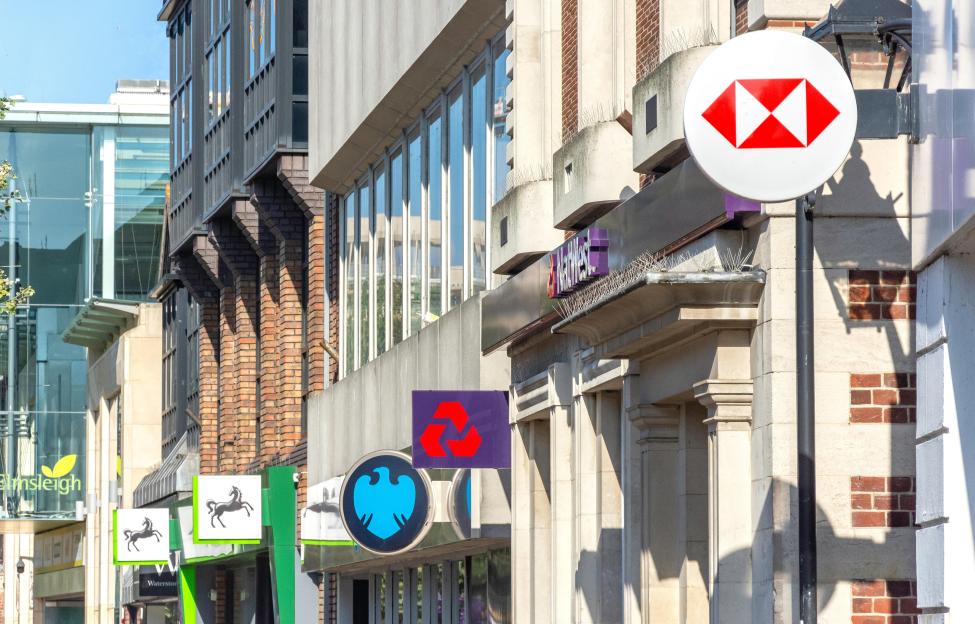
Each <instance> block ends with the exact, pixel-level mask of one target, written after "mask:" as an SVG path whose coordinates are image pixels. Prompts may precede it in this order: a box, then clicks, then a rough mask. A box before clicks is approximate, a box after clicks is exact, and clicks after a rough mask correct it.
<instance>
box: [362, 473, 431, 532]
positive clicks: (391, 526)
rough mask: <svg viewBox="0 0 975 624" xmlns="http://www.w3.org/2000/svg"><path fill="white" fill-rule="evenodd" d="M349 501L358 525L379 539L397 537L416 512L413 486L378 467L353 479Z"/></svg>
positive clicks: (400, 476) (411, 482) (406, 477)
mask: <svg viewBox="0 0 975 624" xmlns="http://www.w3.org/2000/svg"><path fill="white" fill-rule="evenodd" d="M352 500H353V504H354V505H355V513H356V516H357V517H358V519H359V521H360V522H361V523H362V526H364V527H365V528H366V529H367V530H368V531H369V532H370V533H372V534H373V535H375V536H376V537H378V538H380V539H388V538H389V537H391V536H393V535H395V534H396V533H399V532H400V531H401V530H403V527H404V526H406V523H407V521H408V520H409V519H410V517H411V516H412V515H413V511H414V509H415V508H416V483H414V482H413V479H411V478H409V477H408V476H406V475H397V476H395V477H392V476H391V475H390V471H389V467H388V466H377V467H376V468H374V469H373V470H372V471H371V472H370V473H369V474H365V475H362V476H361V477H359V478H358V479H356V482H355V486H354V490H353V492H352Z"/></svg>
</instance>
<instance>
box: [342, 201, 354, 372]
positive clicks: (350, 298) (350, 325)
mask: <svg viewBox="0 0 975 624" xmlns="http://www.w3.org/2000/svg"><path fill="white" fill-rule="evenodd" d="M343 203H344V208H345V223H344V229H345V249H344V250H343V256H344V258H345V323H344V332H345V345H344V348H345V371H346V373H348V372H351V371H352V370H353V369H354V368H355V267H356V260H355V221H356V219H355V195H354V194H353V193H349V194H348V195H346V196H345V200H344V202H343Z"/></svg>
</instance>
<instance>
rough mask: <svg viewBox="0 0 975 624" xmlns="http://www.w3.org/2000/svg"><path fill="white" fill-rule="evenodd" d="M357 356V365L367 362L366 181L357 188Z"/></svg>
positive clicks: (368, 252)
mask: <svg viewBox="0 0 975 624" xmlns="http://www.w3.org/2000/svg"><path fill="white" fill-rule="evenodd" d="M358 195H359V201H358V204H359V232H358V233H359V356H358V358H357V361H358V364H359V365H362V364H365V363H366V362H368V361H369V358H370V357H371V354H372V352H371V351H370V349H369V319H370V317H369V314H370V305H369V304H370V301H369V300H370V299H371V298H372V289H371V288H370V287H369V282H370V279H369V278H370V276H371V273H372V271H371V269H372V251H371V246H370V242H371V241H370V240H369V238H370V237H369V234H370V232H371V230H372V228H371V227H370V223H369V222H370V219H369V185H368V181H366V182H365V183H364V184H363V185H362V186H360V187H359V193H358Z"/></svg>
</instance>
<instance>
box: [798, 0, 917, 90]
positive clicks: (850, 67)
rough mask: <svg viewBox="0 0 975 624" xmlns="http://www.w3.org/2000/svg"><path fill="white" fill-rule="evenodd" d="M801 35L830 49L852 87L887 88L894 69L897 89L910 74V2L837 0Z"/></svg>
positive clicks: (896, 0) (900, 88)
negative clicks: (824, 15)
mask: <svg viewBox="0 0 975 624" xmlns="http://www.w3.org/2000/svg"><path fill="white" fill-rule="evenodd" d="M803 35H805V36H806V37H808V38H810V39H812V40H813V41H816V42H818V43H820V44H822V45H823V46H824V47H825V48H826V49H827V50H829V51H830V52H832V53H833V56H835V57H836V58H837V60H838V61H839V62H840V64H841V65H843V69H844V70H846V74H847V75H848V76H850V79H851V80H852V81H853V85H854V86H855V87H860V88H883V89H889V88H890V87H891V80H892V79H893V75H894V72H895V70H897V71H899V76H898V79H897V86H896V90H897V91H900V90H902V89H903V88H904V85H905V84H907V81H908V79H909V78H910V75H911V58H910V55H911V6H910V5H909V4H905V3H904V2H901V0H840V1H839V2H837V3H836V5H835V6H833V5H831V6H830V7H829V12H828V13H827V14H826V17H825V18H823V19H822V20H821V21H820V22H819V23H818V24H816V25H814V26H807V27H806V29H805V31H804V32H803ZM885 57H886V59H885ZM880 76H883V79H882V81H881V80H879V78H880Z"/></svg>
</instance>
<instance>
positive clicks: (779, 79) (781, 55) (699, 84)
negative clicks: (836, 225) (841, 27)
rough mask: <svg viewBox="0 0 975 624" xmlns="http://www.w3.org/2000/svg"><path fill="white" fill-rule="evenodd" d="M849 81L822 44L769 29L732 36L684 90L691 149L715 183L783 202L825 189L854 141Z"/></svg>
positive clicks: (686, 130) (853, 100) (755, 197)
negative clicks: (685, 91) (685, 92)
mask: <svg viewBox="0 0 975 624" xmlns="http://www.w3.org/2000/svg"><path fill="white" fill-rule="evenodd" d="M856 125H857V110H856V98H855V96H854V93H853V86H852V85H851V84H850V79H849V77H847V75H846V72H845V71H844V70H843V68H842V67H841V66H840V64H839V63H838V62H837V61H836V59H834V58H833V56H832V55H831V54H830V53H829V52H827V51H826V49H825V48H823V47H822V46H821V45H819V44H817V43H815V42H813V41H811V40H809V39H807V38H805V37H801V36H799V35H795V34H791V33H788V32H783V31H774V30H765V31H759V32H753V33H748V34H745V35H741V36H739V37H735V38H733V39H731V40H730V41H728V42H727V43H724V44H723V45H721V46H720V47H719V48H718V49H717V50H715V51H714V52H712V53H711V55H710V56H709V57H708V58H706V59H705V60H704V62H703V63H701V66H700V67H699V68H698V70H697V73H695V74H694V77H693V79H692V80H691V83H690V85H689V86H688V89H687V99H686V100H685V103H684V135H685V137H686V139H687V147H688V149H689V150H690V152H691V155H692V156H693V157H694V160H695V161H697V164H698V165H699V166H700V168H701V171H703V172H704V174H705V175H707V176H708V177H709V178H711V180H712V181H714V183H715V184H717V185H718V186H720V187H722V188H724V189H725V190H727V191H729V192H731V193H734V194H735V195H738V196H740V197H744V198H747V199H753V200H756V201H769V202H773V201H786V200H789V199H794V198H796V197H800V196H802V195H805V194H806V193H809V192H811V191H813V190H815V189H816V188H818V187H819V186H821V185H822V184H824V183H825V182H826V180H828V179H829V178H830V177H831V176H832V175H833V174H834V173H835V172H836V170H837V169H839V167H840V165H842V164H843V161H844V160H845V159H846V157H847V154H849V151H850V147H851V146H852V144H853V138H854V135H855V133H856Z"/></svg>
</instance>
